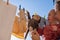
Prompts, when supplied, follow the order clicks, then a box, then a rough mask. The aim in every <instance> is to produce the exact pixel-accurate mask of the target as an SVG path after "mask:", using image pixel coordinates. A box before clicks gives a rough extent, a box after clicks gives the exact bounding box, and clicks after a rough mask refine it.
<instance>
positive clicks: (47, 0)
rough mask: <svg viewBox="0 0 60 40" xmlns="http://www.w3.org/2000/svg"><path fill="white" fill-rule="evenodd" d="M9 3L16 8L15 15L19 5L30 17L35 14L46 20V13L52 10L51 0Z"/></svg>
mask: <svg viewBox="0 0 60 40" xmlns="http://www.w3.org/2000/svg"><path fill="white" fill-rule="evenodd" d="M10 3H11V4H13V5H15V6H17V13H18V8H19V5H21V6H22V8H25V9H26V10H28V11H29V12H30V15H33V14H34V13H35V12H36V13H37V14H38V15H40V16H41V17H44V15H45V16H46V18H47V16H48V12H49V11H50V10H51V9H52V8H53V0H10ZM12 39H14V37H12ZM29 39H30V37H29V36H28V38H27V40H29ZM14 40H17V39H14ZM30 40H31V39H30Z"/></svg>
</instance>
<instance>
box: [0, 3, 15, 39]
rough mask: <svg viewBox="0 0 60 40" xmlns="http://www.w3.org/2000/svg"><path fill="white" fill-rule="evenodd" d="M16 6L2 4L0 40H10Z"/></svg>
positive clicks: (0, 5) (0, 7)
mask: <svg viewBox="0 0 60 40" xmlns="http://www.w3.org/2000/svg"><path fill="white" fill-rule="evenodd" d="M15 14H16V6H14V5H11V4H9V5H7V4H6V3H4V2H1V3H0V40H10V37H11V31H12V26H13V22H14V18H15Z"/></svg>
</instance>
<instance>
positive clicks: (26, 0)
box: [10, 0, 53, 18]
mask: <svg viewBox="0 0 60 40" xmlns="http://www.w3.org/2000/svg"><path fill="white" fill-rule="evenodd" d="M10 3H11V4H14V5H16V6H17V9H18V7H19V5H21V6H22V8H25V9H26V10H28V11H29V12H30V14H31V15H33V14H34V13H35V12H36V13H37V14H39V15H40V16H42V17H44V15H46V18H47V16H48V12H49V11H50V10H51V9H52V8H53V0H10Z"/></svg>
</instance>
